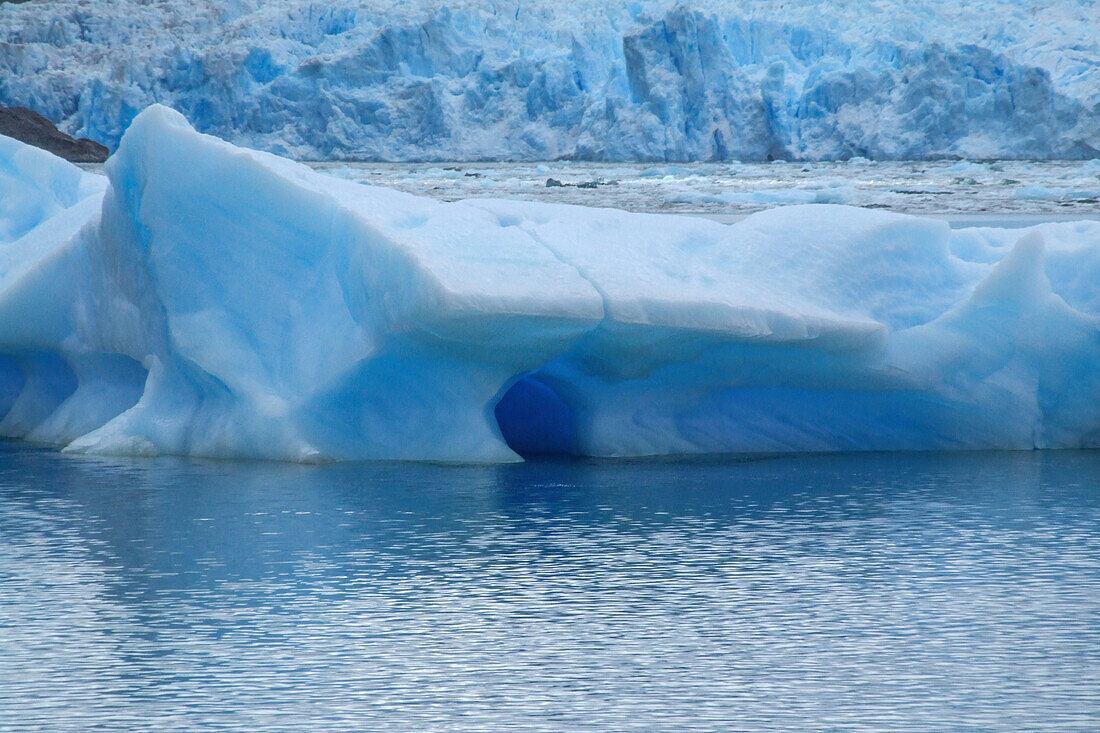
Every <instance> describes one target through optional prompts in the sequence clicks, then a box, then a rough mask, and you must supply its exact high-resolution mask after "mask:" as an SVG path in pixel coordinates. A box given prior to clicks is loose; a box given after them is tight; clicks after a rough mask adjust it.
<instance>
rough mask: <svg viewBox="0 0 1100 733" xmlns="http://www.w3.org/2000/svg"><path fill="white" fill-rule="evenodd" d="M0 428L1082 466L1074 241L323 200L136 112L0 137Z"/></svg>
mask: <svg viewBox="0 0 1100 733" xmlns="http://www.w3.org/2000/svg"><path fill="white" fill-rule="evenodd" d="M0 202H2V205H0V416H2V419H0V434H2V435H6V436H14V437H21V438H26V439H29V440H35V441H44V442H49V443H55V444H60V445H64V446H66V449H67V450H70V451H78V452H94V453H113V454H137V455H149V454H159V453H171V454H183V455H198V456H247V457H263V458H276V459H290V460H305V461H314V460H330V459H335V460H338V459H360V458H397V459H412V460H442V461H507V460H513V459H515V458H516V457H517V452H519V453H521V454H526V453H538V452H564V453H574V454H583V455H596V456H636V455H653V454H690V453H716V452H741V451H750V452H751V451H764V452H773V451H806V450H814V451H817V450H867V449H940V448H948V449H952V448H960V449H966V448H1017V449H1029V448H1037V447H1041V448H1074V447H1089V446H1091V447H1097V446H1100V368H1098V365H1100V289H1098V288H1097V287H1096V283H1098V282H1100V222H1078V223H1059V224H1048V225H1042V226H1037V227H1033V228H1031V229H1028V230H999V229H965V230H959V231H954V232H953V231H951V230H950V229H949V228H948V227H947V225H946V224H943V223H941V222H937V221H934V220H929V219H922V218H917V217H910V216H903V215H897V214H889V213H884V212H880V211H869V210H862V209H855V208H849V207H843V206H826V205H821V206H797V207H787V208H782V209H773V210H771V211H767V212H763V213H760V214H756V215H753V216H750V217H748V218H746V219H744V220H743V221H741V222H739V223H737V224H732V225H724V224H719V223H716V222H712V221H709V220H703V219H695V218H690V217H679V216H670V215H647V214H629V213H625V212H621V211H616V210H612V209H588V208H584V207H571V206H562V205H548V204H537V203H519V202H510V201H500V200H496V201H494V200H481V201H466V202H456V203H442V202H438V201H433V200H427V199H422V198H418V197H415V196H411V195H408V194H403V193H399V192H395V191H392V190H388V189H383V188H372V187H368V186H363V185H360V184H356V183H352V182H348V181H343V180H339V179H334V178H330V177H327V176H324V175H321V174H318V173H315V172H313V171H311V170H309V169H308V168H306V167H304V166H302V165H299V164H296V163H293V162H290V161H288V160H285V159H281V158H278V157H275V156H273V155H270V154H266V153H258V152H253V151H249V150H245V149H242V148H238V147H235V146H233V145H231V144H229V143H227V142H224V141H221V140H218V139H216V138H213V137H210V136H206V135H201V134H198V133H196V132H195V131H194V130H192V129H191V127H190V126H189V125H188V124H187V122H186V121H185V120H184V118H183V117H182V116H180V115H179V114H178V113H176V112H173V111H171V110H169V109H167V108H165V107H159V106H158V107H152V108H150V109H148V110H146V111H145V112H143V113H142V114H141V115H139V116H138V117H137V118H136V119H135V121H134V123H133V125H132V126H131V127H130V129H129V130H128V131H127V133H126V134H125V135H124V136H123V138H122V140H121V143H120V145H119V149H118V152H117V153H116V154H115V155H114V156H112V158H111V159H110V161H109V162H108V164H107V166H106V177H103V176H99V175H95V174H89V173H84V172H82V171H81V170H79V169H78V168H76V167H74V166H72V165H70V164H68V163H65V162H64V161H61V160H60V159H57V158H54V157H53V156H51V155H49V154H48V153H45V152H43V151H40V150H37V149H34V148H30V147H28V146H26V145H23V144H21V143H18V142H15V141H13V140H10V139H7V138H0Z"/></svg>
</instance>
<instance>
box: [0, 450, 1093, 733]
mask: <svg viewBox="0 0 1100 733" xmlns="http://www.w3.org/2000/svg"><path fill="white" fill-rule="evenodd" d="M0 589H2V595H0V729H2V730H20V729H24V728H26V729H38V728H41V729H48V730H72V729H89V728H97V727H98V728H102V729H119V730H134V729H139V730H140V729H156V730H173V729H178V730H219V729H238V730H387V731H390V730H413V731H427V730H504V729H509V730H514V729H530V730H547V731H558V730H646V731H650V730H676V731H679V730H822V729H827V730H869V731H870V730H876V731H877V730H982V731H986V730H1005V731H1009V730H1013V731H1014V730H1040V729H1058V730H1087V729H1097V728H1098V727H1100V454H1098V453H1096V452H1084V453H1075V452H1065V453H972V454H870V455H825V456H802V457H784V458H771V459H765V460H754V461H741V462H738V461H733V460H726V461H702V462H689V463H684V462H663V461H650V462H608V461H604V462H558V463H552V462H547V463H529V464H523V465H513V466H499V467H445V466H430V465H428V466H418V465H402V464H344V465H331V466H321V467H303V466H295V465H282V464H265V463H227V462H200V461H180V460H150V461H136V460H128V461H110V460H95V459H87V458H74V457H69V456H62V455H59V454H58V453H56V452H54V451H52V450H46V449H35V448H30V447H27V446H25V445H21V444H18V443H0Z"/></svg>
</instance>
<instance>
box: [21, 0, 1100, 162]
mask: <svg viewBox="0 0 1100 733" xmlns="http://www.w3.org/2000/svg"><path fill="white" fill-rule="evenodd" d="M155 102H160V103H165V104H168V105H170V106H172V107H174V108H176V109H178V110H180V111H182V112H183V113H184V114H185V115H186V116H187V117H188V119H190V120H192V121H193V122H194V124H195V125H196V127H197V128H198V129H199V130H200V131H202V132H207V133H211V134H215V135H218V136H220V137H222V138H224V139H227V140H230V141H233V142H235V143H238V144H242V145H247V146H250V147H253V148H258V149H265V150H268V151H271V152H275V153H279V154H282V155H287V156H290V157H294V158H298V159H314V160H322V159H366V160H422V159H436V160H479V159H505V160H535V159H537V160H545V159H557V158H578V159H592V160H656V161H673V160H676V161H682V160H729V159H743V160H762V159H769V158H792V159H817V160H820V159H846V158H849V157H852V156H864V157H868V158H875V159H906V158H934V157H945V156H947V157H953V156H961V157H970V158H1087V157H1096V156H1098V155H1100V152H1098V151H1100V12H1097V9H1096V7H1095V5H1094V3H1093V2H1091V0H1063V1H1062V2H1055V3H1049V2H1036V1H1026V2H1021V1H1020V0H982V1H981V2H966V3H964V2H961V1H959V0H948V1H943V0H911V1H909V2H901V1H900V0H887V1H885V2H884V1H883V0H853V1H852V2H839V1H835V2H826V3H822V2H820V0H788V1H787V2H784V3H775V2H770V1H769V0H736V1H734V0H717V1H715V2H705V3H704V2H679V3H674V2H672V0H638V1H637V2H630V3H599V2H595V1H594V0H585V1H582V2H572V3H552V2H549V1H548V0H523V1H520V0H484V1H482V2H471V1H460V2H447V3H443V2H438V1H434V0H423V1H421V2H417V3H407V4H403V3H382V2H380V1H379V0H336V1H335V2H327V3H323V4H322V3H314V2H306V1H304V0H273V1H266V2H260V0H234V2H231V3H226V2H220V1H218V2H214V1H213V0H188V1H187V2H184V1H183V0H165V2H158V3H148V2H144V1H143V0H119V1H118V2H112V3H99V4H88V3H85V2H83V1H82V0H52V1H51V2H48V3H46V2H29V3H25V4H10V3H8V4H0V104H6V105H22V106H27V107H31V108H33V109H35V110H37V111H39V112H41V113H43V114H45V115H46V116H48V117H50V118H51V119H53V120H55V121H59V122H61V126H62V128H63V129H64V130H65V131H66V132H68V133H70V134H73V135H77V136H85V137H91V138H93V139H96V140H99V141H101V142H104V143H106V144H108V145H110V146H111V147H112V148H113V147H115V146H117V144H118V141H119V139H120V138H121V136H122V133H123V131H124V130H125V129H126V128H127V127H128V125H129V123H130V121H131V120H132V119H133V118H134V117H135V116H136V115H137V113H138V112H139V111H140V110H142V109H144V108H145V107H146V106H148V105H150V104H152V103H155Z"/></svg>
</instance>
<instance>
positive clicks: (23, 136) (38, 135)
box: [0, 106, 111, 163]
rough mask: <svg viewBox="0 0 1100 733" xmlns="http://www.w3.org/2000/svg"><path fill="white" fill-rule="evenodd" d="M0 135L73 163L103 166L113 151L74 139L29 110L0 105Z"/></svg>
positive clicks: (92, 141)
mask: <svg viewBox="0 0 1100 733" xmlns="http://www.w3.org/2000/svg"><path fill="white" fill-rule="evenodd" d="M0 135H7V136H8V137H13V138H15V139H16V140H19V141H21V142H25V143H27V144H28V145H34V146H35V147H39V148H42V149H43V150H48V151H50V152H51V153H53V154H54V155H57V156H59V157H62V158H64V159H65V160H68V161H71V162H73V163H102V162H103V161H105V160H107V155H108V154H109V153H110V152H111V151H110V150H108V149H107V148H106V147H105V146H103V145H100V144H99V143H97V142H96V141H95V140H89V139H88V138H86V137H82V138H79V139H76V138H72V137H70V136H68V135H66V134H65V133H63V132H61V131H60V130H58V129H57V126H56V125H54V123H52V122H50V121H49V120H48V119H46V118H45V117H43V116H42V115H40V114H38V113H37V112H35V111H34V110H31V109H27V108H26V107H2V106H0Z"/></svg>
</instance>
